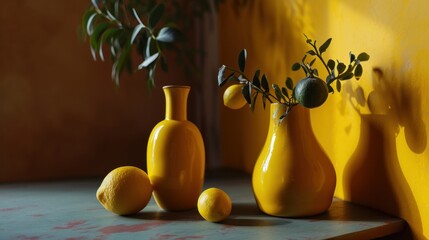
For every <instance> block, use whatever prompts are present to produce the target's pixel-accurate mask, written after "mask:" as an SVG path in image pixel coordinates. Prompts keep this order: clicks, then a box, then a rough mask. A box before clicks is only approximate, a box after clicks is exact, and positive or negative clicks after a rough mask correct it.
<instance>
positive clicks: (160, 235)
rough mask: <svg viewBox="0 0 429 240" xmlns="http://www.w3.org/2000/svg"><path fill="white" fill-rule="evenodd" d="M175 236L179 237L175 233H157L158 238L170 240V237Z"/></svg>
mask: <svg viewBox="0 0 429 240" xmlns="http://www.w3.org/2000/svg"><path fill="white" fill-rule="evenodd" d="M175 237H177V235H175V234H158V235H156V238H155V239H157V240H170V239H174V238H175Z"/></svg>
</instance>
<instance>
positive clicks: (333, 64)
mask: <svg viewBox="0 0 429 240" xmlns="http://www.w3.org/2000/svg"><path fill="white" fill-rule="evenodd" d="M327 65H328V68H329V69H331V71H332V70H334V69H335V61H334V60H332V59H329V60H328V64H327Z"/></svg>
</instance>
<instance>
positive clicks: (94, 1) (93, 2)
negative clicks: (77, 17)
mask: <svg viewBox="0 0 429 240" xmlns="http://www.w3.org/2000/svg"><path fill="white" fill-rule="evenodd" d="M91 3H92V5H93V6H94V8H95V9H97V10H98V11H100V8H99V7H98V0H91Z"/></svg>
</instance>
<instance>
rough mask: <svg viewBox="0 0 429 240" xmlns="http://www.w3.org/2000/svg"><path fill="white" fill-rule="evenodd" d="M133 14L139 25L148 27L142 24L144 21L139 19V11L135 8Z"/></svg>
mask: <svg viewBox="0 0 429 240" xmlns="http://www.w3.org/2000/svg"><path fill="white" fill-rule="evenodd" d="M132 11H133V14H134V17H135V18H136V20H137V22H139V24H140V25H143V26H144V27H146V26H145V25H144V24H143V22H142V20H141V19H140V17H139V14H138V13H137V11H136V10H135V9H134V8H133V10H132Z"/></svg>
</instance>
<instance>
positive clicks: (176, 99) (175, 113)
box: [163, 85, 191, 121]
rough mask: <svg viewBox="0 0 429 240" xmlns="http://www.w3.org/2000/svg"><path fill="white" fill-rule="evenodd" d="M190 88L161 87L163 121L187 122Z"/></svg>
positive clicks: (177, 86)
mask: <svg viewBox="0 0 429 240" xmlns="http://www.w3.org/2000/svg"><path fill="white" fill-rule="evenodd" d="M190 89H191V87H189V86H180V85H170V86H165V87H163V90H164V95H165V119H166V120H178V121H186V120H187V102H188V94H189V91H190Z"/></svg>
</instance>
